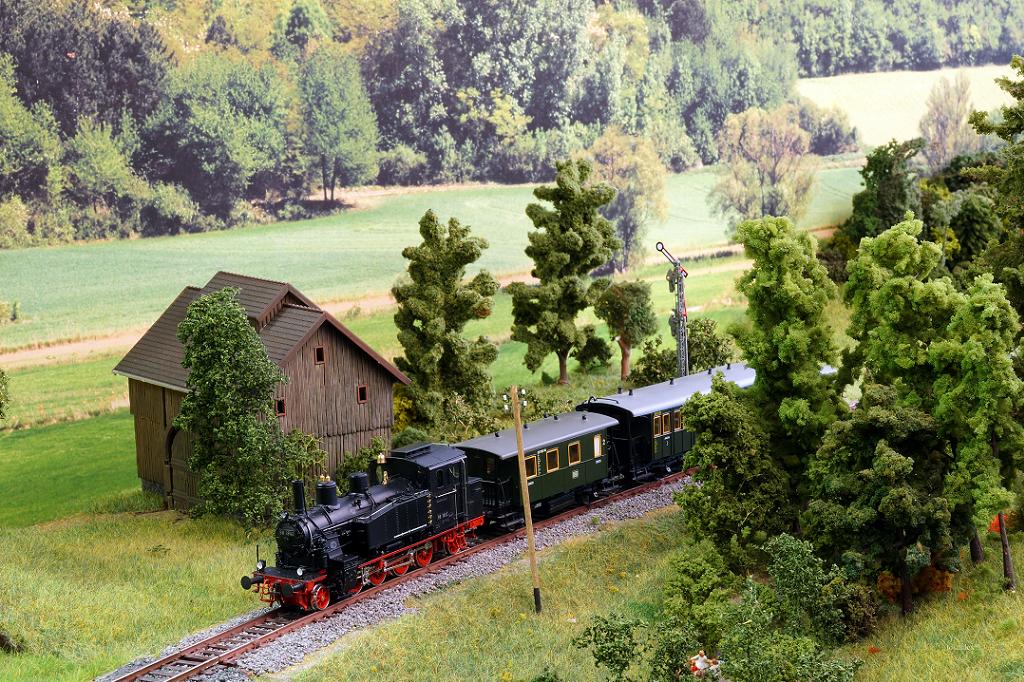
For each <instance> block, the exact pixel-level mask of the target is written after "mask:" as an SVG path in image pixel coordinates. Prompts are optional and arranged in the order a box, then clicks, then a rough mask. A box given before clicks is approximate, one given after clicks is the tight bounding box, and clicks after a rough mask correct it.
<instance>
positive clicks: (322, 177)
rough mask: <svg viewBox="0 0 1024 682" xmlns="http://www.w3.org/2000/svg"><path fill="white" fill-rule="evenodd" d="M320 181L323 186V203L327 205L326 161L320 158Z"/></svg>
mask: <svg viewBox="0 0 1024 682" xmlns="http://www.w3.org/2000/svg"><path fill="white" fill-rule="evenodd" d="M320 180H321V182H322V183H323V186H324V203H325V204H326V203H327V160H326V159H324V157H322V156H321V157H320Z"/></svg>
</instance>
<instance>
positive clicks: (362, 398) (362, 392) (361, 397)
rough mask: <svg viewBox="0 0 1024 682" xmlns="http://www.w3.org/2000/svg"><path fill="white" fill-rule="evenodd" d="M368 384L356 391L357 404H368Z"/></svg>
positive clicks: (361, 385) (360, 386)
mask: <svg viewBox="0 0 1024 682" xmlns="http://www.w3.org/2000/svg"><path fill="white" fill-rule="evenodd" d="M366 391H367V389H366V384H360V385H359V387H358V388H357V389H356V402H358V403H360V404H362V403H365V402H366Z"/></svg>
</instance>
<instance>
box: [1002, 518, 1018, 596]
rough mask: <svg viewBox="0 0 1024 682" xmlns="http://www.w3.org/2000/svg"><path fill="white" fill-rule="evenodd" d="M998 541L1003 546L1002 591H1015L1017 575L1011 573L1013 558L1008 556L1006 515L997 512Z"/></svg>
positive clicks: (1008, 541)
mask: <svg viewBox="0 0 1024 682" xmlns="http://www.w3.org/2000/svg"><path fill="white" fill-rule="evenodd" d="M999 540H1000V541H1001V542H1002V544H1003V578H1004V579H1005V581H1004V583H1003V589H1005V590H1009V591H1010V592H1014V591H1016V590H1017V574H1016V573H1014V571H1013V556H1011V555H1010V540H1009V539H1008V538H1007V537H1006V514H1004V513H1003V512H999Z"/></svg>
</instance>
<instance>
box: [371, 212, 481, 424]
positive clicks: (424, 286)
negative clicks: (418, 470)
mask: <svg viewBox="0 0 1024 682" xmlns="http://www.w3.org/2000/svg"><path fill="white" fill-rule="evenodd" d="M420 235H421V236H422V237H423V242H422V243H421V244H420V245H419V246H409V247H406V248H405V249H404V250H403V251H402V255H403V256H404V257H405V258H406V259H408V260H409V267H408V280H407V281H405V282H402V283H400V284H398V285H397V286H395V287H394V288H393V289H392V290H391V293H392V295H393V296H394V297H395V300H396V301H397V302H398V312H396V313H395V325H396V326H397V327H398V330H399V331H398V341H399V343H401V344H402V348H403V349H404V352H405V355H404V357H400V358H396V360H395V362H396V364H397V365H398V367H399V369H401V370H402V371H403V372H405V373H406V374H407V375H409V378H410V379H412V384H411V385H410V387H409V389H408V390H409V391H410V394H411V395H410V397H411V398H412V405H413V409H414V410H415V412H416V414H417V417H418V418H419V419H420V420H421V421H423V422H426V423H431V424H434V423H436V422H437V421H438V420H439V419H440V418H441V417H442V414H441V413H442V411H443V409H444V408H443V406H444V403H445V399H446V397H449V396H452V395H458V396H461V397H462V398H463V399H464V400H465V401H466V403H467V404H469V405H470V406H472V407H480V406H483V405H484V404H485V403H486V401H487V400H488V398H489V397H490V384H491V378H490V375H489V374H488V371H487V368H488V366H489V365H490V364H491V363H492V362H494V360H495V358H497V356H498V349H497V347H496V346H495V345H494V344H493V343H491V342H490V341H488V340H487V339H485V338H483V337H479V338H478V339H476V340H475V341H470V340H468V339H466V338H464V337H463V336H462V332H463V329H464V328H465V326H466V323H468V322H470V321H471V320H475V319H481V318H485V317H487V316H488V315H490V314H491V309H492V305H493V299H492V297H493V296H494V294H495V293H496V292H497V290H498V283H497V282H496V281H495V279H494V278H493V277H492V276H491V275H490V274H489V273H487V272H486V271H482V272H480V273H478V274H477V275H476V276H475V277H474V278H473V279H472V280H470V281H469V282H464V281H463V279H464V278H465V275H466V266H468V265H470V264H472V263H475V262H476V261H477V260H478V259H479V258H480V255H481V254H482V253H483V250H484V249H486V248H487V242H486V241H485V240H484V239H481V238H480V237H475V236H473V235H472V234H471V232H470V230H469V227H468V226H465V225H462V224H461V223H459V221H458V220H456V219H455V218H452V219H450V220H449V221H448V225H447V226H445V225H444V224H443V223H441V222H440V221H439V220H438V218H437V215H436V214H435V213H434V212H433V211H427V213H426V214H425V215H424V216H423V218H422V219H420Z"/></svg>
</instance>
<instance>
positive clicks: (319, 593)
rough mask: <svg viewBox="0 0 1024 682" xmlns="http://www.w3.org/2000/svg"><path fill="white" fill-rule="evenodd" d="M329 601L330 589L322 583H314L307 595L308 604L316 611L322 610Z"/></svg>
mask: <svg viewBox="0 0 1024 682" xmlns="http://www.w3.org/2000/svg"><path fill="white" fill-rule="evenodd" d="M330 603H331V591H330V590H328V589H327V588H326V587H324V586H323V585H314V586H313V591H312V593H310V595H309V605H310V606H312V607H313V608H314V609H316V610H317V611H323V610H324V609H326V608H327V607H328V606H329V605H330Z"/></svg>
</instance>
